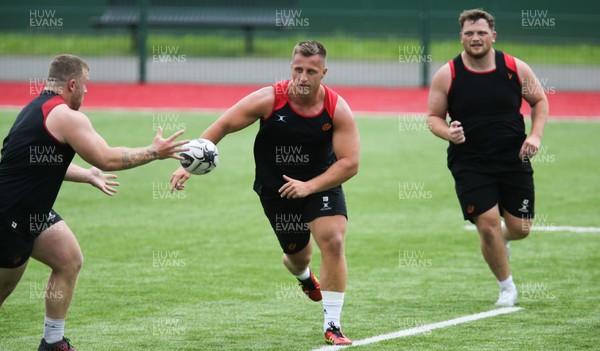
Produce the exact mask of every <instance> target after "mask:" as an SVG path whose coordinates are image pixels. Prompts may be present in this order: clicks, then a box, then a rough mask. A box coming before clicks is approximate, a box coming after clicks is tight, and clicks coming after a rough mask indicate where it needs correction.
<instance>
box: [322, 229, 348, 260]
mask: <svg viewBox="0 0 600 351" xmlns="http://www.w3.org/2000/svg"><path fill="white" fill-rule="evenodd" d="M320 249H321V252H323V253H324V254H328V255H332V256H341V255H343V253H344V233H342V232H333V233H330V234H329V235H327V236H325V237H324V238H323V240H322V243H321V247H320Z"/></svg>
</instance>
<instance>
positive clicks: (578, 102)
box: [0, 82, 600, 119]
mask: <svg viewBox="0 0 600 351" xmlns="http://www.w3.org/2000/svg"><path fill="white" fill-rule="evenodd" d="M258 88H260V86H254V85H253V86H248V85H214V84H213V85H202V84H130V83H90V84H88V93H87V94H86V96H85V101H84V103H83V106H84V107H85V108H149V109H207V110H224V109H227V108H228V107H230V106H231V105H233V104H234V103H236V102H237V101H238V100H239V99H240V98H242V97H244V96H245V95H246V94H248V93H250V92H252V91H254V90H256V89H258ZM332 88H333V89H334V90H336V91H337V92H338V93H339V94H340V95H341V96H343V97H344V98H345V99H346V101H348V103H349V104H350V107H352V109H353V110H354V111H361V112H373V113H386V114H391V115H394V114H397V115H400V114H402V113H425V112H426V107H427V89H418V88H381V87H341V86H340V87H332ZM0 89H1V91H2V94H0V106H16V107H22V106H25V105H26V104H27V103H28V102H29V101H30V100H31V99H33V97H34V96H36V95H37V94H39V92H40V90H41V89H42V87H41V86H38V85H33V84H29V83H24V82H0ZM548 99H549V101H550V115H551V116H552V117H553V118H585V119H594V118H600V91H596V92H560V91H558V92H555V93H553V94H550V95H548ZM523 106H524V107H523V111H522V112H523V114H525V115H529V105H527V104H526V103H524V104H523Z"/></svg>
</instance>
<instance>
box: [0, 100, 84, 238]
mask: <svg viewBox="0 0 600 351" xmlns="http://www.w3.org/2000/svg"><path fill="white" fill-rule="evenodd" d="M65 103H66V102H65V100H64V99H63V98H62V96H60V95H57V94H55V93H52V92H48V91H44V92H42V93H41V94H40V95H39V96H38V97H37V98H35V99H34V100H33V101H31V102H30V103H29V104H28V105H27V106H25V108H23V110H22V111H21V112H20V113H19V115H18V116H17V119H16V120H15V123H14V124H13V126H12V128H11V130H10V132H9V133H8V135H7V136H6V138H5V139H4V143H3V146H2V151H1V155H2V158H1V159H0V194H2V195H1V197H0V221H3V222H4V223H2V224H4V225H9V226H10V227H11V228H12V230H14V231H16V232H20V233H23V234H25V233H29V232H30V231H31V227H30V225H31V223H30V222H31V218H40V217H43V216H47V215H48V213H49V212H50V210H51V209H52V206H53V205H54V201H55V200H56V197H57V195H58V191H59V190H60V186H61V184H62V182H63V179H64V177H65V173H66V171H67V168H68V167H69V164H70V163H71V161H72V159H73V156H74V155H75V151H74V150H73V149H72V148H71V147H70V146H69V145H67V144H64V143H62V142H60V141H58V140H56V139H54V137H53V136H52V135H51V134H50V132H49V131H48V129H47V128H46V118H47V117H48V114H50V111H52V109H53V108H55V107H56V106H58V105H61V104H65Z"/></svg>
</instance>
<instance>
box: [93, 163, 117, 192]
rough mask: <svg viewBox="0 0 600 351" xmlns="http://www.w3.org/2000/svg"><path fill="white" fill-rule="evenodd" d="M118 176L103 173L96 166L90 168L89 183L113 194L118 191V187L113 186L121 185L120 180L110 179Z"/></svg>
mask: <svg viewBox="0 0 600 351" xmlns="http://www.w3.org/2000/svg"><path fill="white" fill-rule="evenodd" d="M116 178H117V176H116V175H115V174H106V173H102V171H101V170H99V169H98V168H96V167H92V168H90V179H89V183H90V184H91V185H93V186H95V187H96V188H98V189H100V191H102V192H103V193H105V194H106V195H109V196H113V194H114V193H116V192H117V189H115V188H113V186H119V185H120V183H119V182H115V181H113V180H109V179H116Z"/></svg>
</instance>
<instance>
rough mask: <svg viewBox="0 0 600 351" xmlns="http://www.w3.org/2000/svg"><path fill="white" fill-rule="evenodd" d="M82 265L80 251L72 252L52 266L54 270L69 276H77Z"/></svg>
mask: <svg viewBox="0 0 600 351" xmlns="http://www.w3.org/2000/svg"><path fill="white" fill-rule="evenodd" d="M81 267H83V255H82V254H81V253H77V254H73V255H71V256H70V258H69V259H67V260H65V261H64V262H63V263H62V264H61V265H60V266H58V267H53V270H54V271H58V272H61V273H62V274H65V275H67V276H69V277H77V275H79V271H81Z"/></svg>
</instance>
